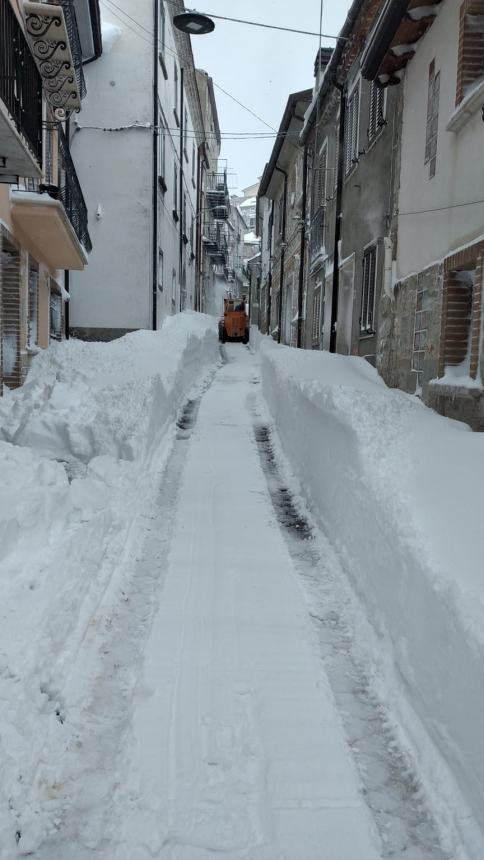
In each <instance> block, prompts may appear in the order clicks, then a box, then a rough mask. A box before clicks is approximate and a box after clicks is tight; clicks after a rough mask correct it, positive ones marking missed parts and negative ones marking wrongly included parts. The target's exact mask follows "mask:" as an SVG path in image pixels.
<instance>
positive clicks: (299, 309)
mask: <svg viewBox="0 0 484 860" xmlns="http://www.w3.org/2000/svg"><path fill="white" fill-rule="evenodd" d="M307 176H308V146H307V144H306V145H305V147H304V159H303V175H302V183H303V196H302V204H301V221H302V224H301V252H300V253H301V256H300V258H299V284H298V295H297V348H298V349H301V347H302V328H303V319H302V313H303V299H304V265H305V262H306V259H305V258H306V208H307Z"/></svg>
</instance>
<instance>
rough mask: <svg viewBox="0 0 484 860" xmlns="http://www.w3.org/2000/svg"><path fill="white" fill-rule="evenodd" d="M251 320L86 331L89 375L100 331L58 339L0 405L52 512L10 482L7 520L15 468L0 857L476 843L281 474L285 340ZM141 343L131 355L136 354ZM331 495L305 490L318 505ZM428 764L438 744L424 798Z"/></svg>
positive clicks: (290, 402) (189, 318) (195, 854)
mask: <svg viewBox="0 0 484 860" xmlns="http://www.w3.org/2000/svg"><path fill="white" fill-rule="evenodd" d="M254 337H255V341H254V344H252V345H251V346H250V347H245V346H243V345H242V344H228V345H226V346H225V347H223V348H222V352H221V353H220V355H219V350H218V345H217V342H216V337H215V331H214V326H213V323H212V322H211V321H210V320H209V318H208V317H201V316H200V315H199V316H198V317H196V316H195V315H189V314H188V315H184V316H182V317H180V318H178V319H176V320H173V322H172V323H170V325H168V326H167V327H166V329H165V330H163V331H162V333H161V334H157V335H156V334H155V335H151V334H146V335H142V336H141V335H129V336H128V337H127V338H125V339H123V341H118V342H115V343H114V344H112V345H110V346H109V347H102V351H103V356H104V372H103V374H101V375H99V373H98V372H97V370H96V360H95V358H96V356H97V354H98V346H97V345H94V347H91V346H85V347H82V349H83V350H85V353H84V354H83V356H82V359H81V356H80V352H79V350H80V349H81V345H80V344H76V343H72V344H70V345H68V346H66V347H63V348H62V349H63V350H64V351H63V352H59V353H56V352H55V351H53V352H52V354H51V355H50V356H49V358H48V359H46V360H45V362H44V363H43V364H42V363H41V362H40V361H39V366H38V369H37V374H33V375H32V380H31V383H30V388H29V384H27V385H26V386H25V387H24V389H23V390H22V391H21V392H19V393H17V394H16V395H15V396H12V397H11V398H7V399H6V401H5V404H4V407H3V410H4V416H3V417H4V425H3V426H4V434H6V430H5V428H8V430H9V434H10V438H11V440H12V441H14V442H15V444H12V442H3V443H2V446H3V448H2V455H3V456H4V459H5V458H6V460H5V462H6V463H8V462H12V458H14V457H16V458H17V480H20V481H22V480H26V479H24V472H22V471H19V470H20V469H21V468H22V469H24V470H25V475H27V472H28V469H29V468H30V467H31V462H32V458H35V457H37V458H38V466H37V468H38V469H41V468H42V469H43V472H42V471H41V472H39V474H41V475H43V477H44V483H45V486H44V488H43V490H42V492H43V494H44V498H45V499H46V500H48V505H49V506H50V508H49V509H47V510H46V511H45V517H46V519H45V521H44V523H43V524H42V523H40V525H39V521H38V513H37V514H36V513H35V511H36V510H37V509H36V508H35V504H34V502H35V499H34V498H33V497H32V499H31V502H30V509H29V510H30V520H29V519H28V518H27V514H28V513H29V512H28V511H26V509H25V497H26V488H25V486H24V493H23V497H24V502H23V507H22V505H21V504H20V501H19V502H18V503H17V507H16V508H15V506H14V508H9V509H8V510H7V508H6V507H5V509H4V510H3V513H2V518H3V519H2V523H3V529H4V535H5V537H6V538H8V541H7V547H6V549H5V551H4V558H3V565H2V570H3V572H4V576H3V586H2V587H3V590H4V605H5V607H6V608H5V612H4V619H5V621H4V625H5V626H4V633H3V634H2V646H1V651H2V655H3V658H2V659H3V665H4V671H3V673H2V679H1V684H2V729H3V732H2V734H3V737H4V741H3V744H4V747H3V752H2V756H3V759H4V761H5V764H6V769H5V779H4V781H3V785H2V790H3V797H2V810H1V818H0V822H1V827H2V846H1V849H0V856H1V857H2V860H10V858H14V857H16V856H27V855H28V856H33V857H36V858H37V860H85V858H86V860H87V858H88V857H102V858H103V860H132V858H136V860H145V858H146V860H148V858H153V857H157V858H162V860H204V858H209V857H213V856H215V855H217V856H220V857H225V858H227V860H312V859H313V858H314V860H316V858H321V857H325V858H327V860H354V858H356V857H358V860H370V858H371V860H378V858H381V859H382V860H383V858H390V857H391V858H401V860H410V858H411V860H457V858H459V860H466V858H468V857H472V860H474V858H477V857H478V856H479V855H478V851H479V850H480V849H479V841H478V840H479V838H480V837H479V834H478V831H477V829H476V827H475V825H474V824H473V823H472V820H471V819H469V817H464V816H463V815H462V814H461V810H462V809H464V806H463V805H459V804H463V800H462V798H461V795H460V794H459V792H458V790H457V788H456V785H457V780H455V785H454V782H453V779H452V778H451V777H449V774H448V772H447V769H446V768H447V766H448V765H449V761H448V760H447V763H446V765H445V766H444V758H442V759H439V758H438V756H437V753H436V751H435V749H434V750H433V751H432V740H431V738H430V732H429V726H425V727H424V728H423V730H422V731H420V733H419V732H417V729H416V726H417V719H416V716H415V714H416V713H417V712H418V701H417V693H416V692H415V690H412V689H409V688H407V689H406V694H405V695H406V698H405V697H404V696H403V695H400V692H401V691H400V690H396V688H395V689H393V687H392V678H393V675H394V673H395V667H394V665H393V658H392V654H391V647H390V643H388V642H386V641H385V639H384V638H383V634H382V633H381V632H377V628H374V627H373V625H374V624H375V618H376V617H377V616H374V617H371V613H370V617H369V616H368V614H367V607H365V605H364V604H365V600H364V599H361V598H362V595H357V593H356V591H357V590H356V591H355V590H354V587H353V584H352V581H351V580H352V570H351V564H350V561H351V559H349V557H348V556H347V555H346V554H345V547H344V544H343V543H342V535H343V528H341V529H340V532H339V533H338V534H336V533H334V532H333V533H332V534H331V540H330V539H329V537H330V535H329V532H327V530H326V528H325V526H324V523H325V519H324V517H323V518H322V517H321V516H320V510H321V508H322V507H323V505H322V504H321V505H319V506H318V505H317V504H316V503H315V501H317V500H315V501H313V502H310V501H309V502H308V500H310V498H311V480H310V476H309V475H308V476H307V479H306V480H307V483H306V486H305V487H304V486H302V485H301V480H304V474H305V473H304V462H303V461H302V463H301V466H300V471H299V474H298V475H297V476H296V475H295V474H294V473H293V472H292V465H291V464H290V462H289V461H288V460H287V459H286V456H285V454H284V453H283V448H284V450H285V451H286V452H290V451H291V448H290V444H288V436H287V433H288V428H289V427H292V426H294V425H295V422H297V421H298V420H300V419H302V420H304V421H305V422H306V423H305V427H306V433H310V432H311V424H310V421H309V418H308V415H309V413H308V414H307V415H306V414H305V412H304V409H305V407H304V406H303V404H302V402H301V408H300V414H299V419H298V417H297V415H296V411H295V409H294V404H295V393H294V391H296V388H295V386H296V382H295V380H296V379H297V378H298V376H297V374H298V372H299V373H300V370H298V365H297V360H298V357H299V354H298V353H295V352H293V351H289V350H285V349H284V348H277V347H275V346H274V345H273V344H271V342H268V343H266V344H264V347H263V348H261V351H260V354H259V348H258V347H259V344H258V341H257V337H256V336H255V335H254ZM140 338H142V339H143V341H145V342H143V343H141V340H140ZM148 345H149V349H150V350H151V351H152V353H151V355H152V359H154V366H153V362H150V361H148V362H147V361H146V360H145V359H144V358H143V359H142V360H141V361H140V357H139V356H138V355H137V353H136V350H137V349H138V348H139V347H142V348H143V349H144V350H146V347H147V346H148ZM99 349H100V347H99ZM123 351H124V352H123ZM57 355H58V356H59V357H58V358H57V357H56V356H57ZM140 355H141V353H140ZM68 356H72V358H71V359H69V358H68ZM260 356H261V358H260ZM91 359H92V360H93V363H92V369H91V365H90V364H89V362H90V361H91ZM303 359H304V356H302V357H301V361H303ZM126 360H127V361H128V364H130V367H131V369H130V371H129V374H128V378H125V379H124V380H123V382H122V383H117V387H113V386H114V378H115V371H114V368H115V367H116V374H119V362H120V361H121V362H122V366H123V369H124V368H125V365H124V362H125V361H126ZM311 360H313V359H312V358H311ZM314 360H315V361H318V360H319V359H318V357H315V359H314ZM321 360H322V359H321ZM69 361H72V371H71V370H70V369H69V367H70V365H69ZM340 361H341V365H335V370H334V373H335V380H336V382H337V384H338V385H340V384H341V378H342V374H343V375H345V374H346V377H345V380H344V382H345V384H346V385H348V386H350V385H356V384H358V382H356V383H355V380H356V381H358V379H359V377H358V374H360V376H361V380H360V383H359V384H361V386H362V388H363V389H365V387H366V389H370V388H371V386H375V385H376V387H377V389H378V391H380V383H378V381H377V377H376V376H375V375H374V371H373V370H371V369H368V370H367V369H366V368H368V365H366V364H365V363H362V362H361V361H360V360H357V361H356V363H355V364H353V363H352V362H353V360H352V359H342V360H340ZM303 365H304V368H303V369H304V373H305V378H308V376H310V375H311V374H314V378H315V379H316V377H317V371H316V370H315V369H314V368H312V367H311V369H309V365H307V366H306V365H305V364H304V362H303V364H302V365H301V367H303ZM157 366H158V368H161V367H163V368H164V370H159V369H156V368H157ZM60 367H62V370H60V369H59V368H60ZM80 367H82V368H83V373H82V374H81V377H82V378H81V379H80V380H79V379H78V375H79V369H80ZM111 367H112V368H113V375H112V376H111V375H110V374H111V369H110V368H111ZM315 367H316V366H315ZM261 371H262V372H261ZM284 373H290V374H293V377H291V378H293V380H294V382H293V387H294V391H291V390H290V386H289V385H286V383H284V382H282V385H283V386H284V385H286V389H287V400H286V401H285V402H284V403H282V401H278V402H280V404H281V405H280V408H281V413H280V422H281V423H280V430H281V434H282V435H281V436H280V435H279V432H278V431H279V425H277V426H276V425H275V424H274V414H275V412H276V408H275V405H274V404H275V400H274V398H275V396H276V393H277V391H278V386H279V385H280V384H281V379H282V377H283V375H284ZM277 374H279V377H280V378H279V380H277V379H276V375H277ZM338 374H339V375H338ZM94 379H95V380H96V381H95V382H94ZM48 380H49V382H48V384H47V381H48ZM83 380H85V381H83ZM86 383H88V385H87V387H86V388H83V386H85V385H86ZM261 383H263V385H262V384H261ZM66 384H69V385H70V386H73V397H72V408H71V409H69V410H66V411H65V413H62V412H61V411H60V410H59V408H58V405H57V403H58V397H59V392H58V389H59V387H60V389H61V390H62V391H64V394H65V388H66ZM79 386H80V387H81V389H82V392H83V396H84V400H83V397H82V396H81V393H80V391H79ZM268 386H269V388H268ZM270 386H273V387H272V388H271V387H270ZM263 389H264V390H263ZM297 390H298V389H297ZM312 390H313V389H308V391H312ZM334 390H335V391H336V389H334ZM348 390H349V389H348ZM301 391H303V389H301ZM343 391H344V389H343V388H342V389H341V392H343ZM378 391H377V393H378ZM384 391H385V389H384V387H383V386H381V396H382V397H383V393H384ZM56 392H57V393H56ZM89 392H91V393H89ZM271 392H272V394H271ZM74 393H76V396H75V397H74ZM395 396H397V395H394V394H393V393H390V392H389V394H388V398H389V399H390V401H391V403H393V400H392V398H395ZM355 397H356V391H353V402H354V399H355ZM320 402H321V403H324V398H320ZM401 402H402V404H403V406H402V409H403V411H404V413H405V409H407V408H408V409H413V403H412V401H411V398H407V397H406V396H403V399H402V400H401ZM32 403H33V404H35V407H34V409H32ZM75 403H76V404H77V407H76V408H74V404H75ZM341 403H343V401H341ZM341 403H340V404H339V408H342V407H341ZM94 404H96V406H95V405H94ZM362 404H363V399H362V401H361V404H360V410H361V409H362V408H363V405H362ZM407 404H408V405H407ZM390 405H391V404H390ZM330 408H331V409H332V410H333V412H334V414H335V415H336V413H337V409H338V404H337V403H336V402H335V403H332V406H331V407H330ZM353 408H354V407H353ZM392 408H393V409H394V408H395V406H394V405H393V407H392ZM416 408H417V409H419V407H418V405H417V406H416ZM76 410H77V411H76ZM291 410H293V411H292V413H291ZM331 414H333V413H331ZM383 414H384V409H383V408H381V410H380V415H381V416H382V415H383ZM290 415H292V417H289V416H290ZM426 415H427V411H425V410H424V411H423V412H422V416H423V418H425V416H426ZM429 415H430V413H429ZM141 416H143V419H142V421H141ZM360 417H361V415H360ZM394 417H395V416H394ZM382 420H383V419H382V418H381V417H380V422H381V421H382ZM428 420H433V418H432V416H430V417H429V418H428ZM435 420H438V421H442V422H443V427H447V423H446V422H445V420H444V419H435ZM360 423H361V421H360ZM448 424H449V427H452V426H453V425H451V422H448ZM326 432H327V437H326V438H327V441H328V442H329V440H330V439H331V433H332V429H331V422H329V423H328V424H327V428H326ZM381 432H383V431H381ZM307 438H308V448H307V451H306V454H307V455H310V441H309V439H310V437H309V436H308V437H307ZM313 438H317V436H314V435H313ZM382 438H383V437H382ZM465 438H466V439H467V438H468V437H467V436H466V437H465ZM469 438H471V437H469ZM121 442H122V444H121ZM284 442H285V445H284V444H283V443H284ZM289 442H290V439H289ZM61 443H62V444H63V446H64V447H62V446H61ZM56 448H57V452H58V454H60V456H58V458H57V459H59V460H61V461H62V462H61V464H60V465H58V464H57V463H55V460H53V459H52V454H53V451H54V450H55V449H56ZM342 452H343V449H341V451H340V455H339V456H340V457H341V456H342ZM380 461H381V464H382V468H387V467H386V466H385V460H384V458H382V457H381V455H380ZM41 464H42V466H41ZM56 468H58V469H59V472H55V469H56ZM335 468H338V469H339V472H340V474H341V475H342V476H343V480H344V464H343V461H342V460H340V461H339V462H338V463H336V464H335ZM49 469H50V470H54V472H55V477H53V475H54V472H52V471H51V472H49ZM62 474H67V476H68V477H67V480H65V479H62V477H61V475H62ZM330 477H331V475H330V470H329V469H328V478H330ZM375 480H376V478H375ZM12 481H13V478H12ZM319 486H320V485H319ZM346 486H348V485H346ZM368 488H369V485H368V487H367V489H368ZM341 491H342V488H341V487H339V488H337V487H336V486H334V487H333V488H332V489H330V490H328V492H330V495H331V497H332V498H333V500H334V502H333V503H334V505H335V506H336V508H337V505H338V504H339V503H340V502H339V501H338V494H339V493H340V492H341ZM321 492H322V490H321ZM59 493H60V497H59ZM49 494H50V495H49ZM56 494H57V497H59V498H58V499H57V501H60V500H62V506H63V509H62V510H61V511H58V512H57V514H55V515H52V514H51V513H49V510H50V509H53V510H55V507H54V501H53V499H54V497H55V496H56ZM27 496H28V493H27ZM313 499H314V497H313ZM347 505H348V510H350V508H351V503H350V499H349V497H348V496H347ZM101 512H102V513H101ZM15 517H17V520H18V518H19V517H20V519H21V520H22V517H23V518H24V520H22V521H25V523H26V524H27V527H28V528H30V529H32V535H33V537H35V536H36V535H37V538H36V540H38V541H40V535H39V533H38V532H39V528H41V526H42V527H43V528H47V533H48V534H49V536H50V545H49V546H44V547H43V548H42V549H41V552H40V554H39V557H38V558H36V557H34V556H33V555H32V554H30V555H29V553H27V552H26V550H24V551H22V547H21V545H20V544H19V543H18V540H17V539H16V537H15V532H14V530H13V526H12V523H13V521H14V519H15ZM100 518H101V519H100ZM60 531H63V534H62V535H61V536H60V535H59V533H58V532H60ZM34 545H35V541H34ZM39 545H40V544H39ZM346 546H347V547H348V546H349V543H347V544H346ZM395 549H397V546H396V544H395ZM380 552H381V548H380V549H375V553H376V555H375V557H374V559H373V562H372V563H373V564H374V565H375V569H374V570H373V574H374V575H376V573H377V567H378V564H377V557H378V553H380ZM60 553H63V555H61V560H60V559H59V555H60ZM402 557H403V556H402ZM63 559H71V565H70V568H66V566H65V564H64V563H63ZM396 572H397V567H395V575H396ZM367 573H368V575H370V571H368V572H367ZM12 575H15V576H16V578H17V585H16V586H15V585H14V586H12ZM81 583H82V588H80V584H81ZM12 588H13V590H12ZM32 593H33V594H34V595H35V596H36V602H35V601H32ZM22 617H23V619H24V621H25V624H24V625H22V624H21V619H22ZM436 618H437V615H436ZM435 623H437V622H435ZM26 624H28V625H29V626H30V628H31V631H32V636H33V637H35V638H36V639H37V640H39V638H40V639H41V641H42V642H43V646H42V648H41V649H38V648H36V649H31V648H29V647H28V645H27V639H28V637H26V635H25V625H26ZM415 629H417V628H415ZM455 636H457V633H456V634H455ZM456 641H457V639H456ZM378 648H383V649H384V650H383V651H382V654H381V657H380V656H379V655H378ZM397 658H398V654H397V657H396V658H395V661H397ZM437 680H438V679H436V683H437ZM415 683H416V684H417V683H418V678H417V677H416V681H415ZM444 719H445V708H443V710H442V720H444ZM7 738H9V739H10V740H8V741H6V740H5V739H7ZM416 738H417V740H418V743H416V742H415V739H416ZM422 738H424V739H425V740H424V741H423V740H422ZM419 744H420V746H419ZM14 749H16V754H15V755H12V751H13V750H14ZM416 749H417V750H418V752H417V753H416ZM419 757H420V758H421V760H419ZM428 760H431V761H432V762H435V761H442V766H441V770H440V771H439V772H440V775H441V779H442V785H441V786H440V789H441V797H440V796H439V795H438V793H436V792H435V790H433V788H435V786H433V785H432V780H429V773H434V772H435V771H432V770H431V769H429V767H428ZM449 796H451V797H454V798H455V803H456V809H455V816H451V818H449V820H448V821H447V820H446V819H445V810H446V809H447V808H448V807H447V806H446V804H447V803H448V797H449ZM436 798H437V801H436ZM459 822H460V823H459ZM461 830H462V832H461ZM473 840H474V841H473ZM469 846H470V851H469ZM473 846H474V847H473ZM474 848H475V850H474Z"/></svg>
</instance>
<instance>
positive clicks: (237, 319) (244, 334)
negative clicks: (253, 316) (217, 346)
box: [218, 294, 249, 343]
mask: <svg viewBox="0 0 484 860" xmlns="http://www.w3.org/2000/svg"><path fill="white" fill-rule="evenodd" d="M218 335H219V340H220V342H221V343H226V341H228V340H240V341H242V343H249V316H248V313H247V301H246V298H245V296H242V298H236V297H234V296H232V295H231V294H229V295H228V296H227V297H226V298H225V299H224V312H223V316H222V318H221V319H220V321H219V324H218Z"/></svg>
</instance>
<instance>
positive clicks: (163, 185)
mask: <svg viewBox="0 0 484 860" xmlns="http://www.w3.org/2000/svg"><path fill="white" fill-rule="evenodd" d="M158 185H159V186H160V188H161V190H162V191H163V194H164V193H165V191H166V189H167V184H166V182H165V180H164V178H163V176H159V177H158Z"/></svg>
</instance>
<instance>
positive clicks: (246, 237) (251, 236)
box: [244, 230, 260, 243]
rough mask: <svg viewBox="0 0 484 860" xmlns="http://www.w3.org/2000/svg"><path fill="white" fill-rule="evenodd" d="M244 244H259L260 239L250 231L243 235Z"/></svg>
mask: <svg viewBox="0 0 484 860" xmlns="http://www.w3.org/2000/svg"><path fill="white" fill-rule="evenodd" d="M244 242H248V243H250V242H260V238H259V236H256V234H255V233H254V231H253V230H251V231H250V233H245V234H244Z"/></svg>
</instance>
